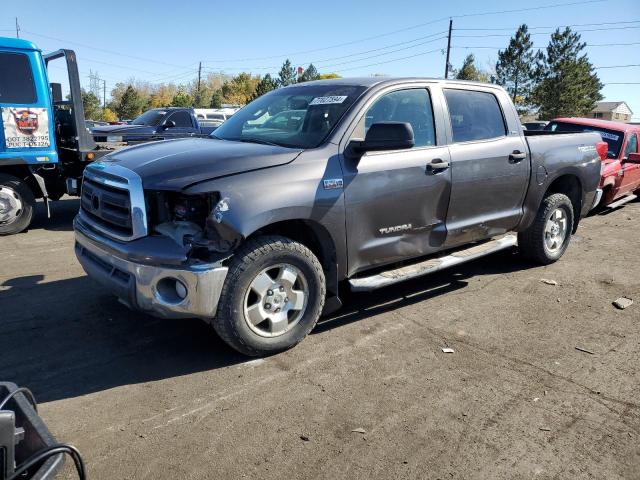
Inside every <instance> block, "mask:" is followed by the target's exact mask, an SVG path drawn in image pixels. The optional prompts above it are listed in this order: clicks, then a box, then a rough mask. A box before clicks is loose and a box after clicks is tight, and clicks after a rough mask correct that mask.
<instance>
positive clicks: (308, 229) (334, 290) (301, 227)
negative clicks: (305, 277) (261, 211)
mask: <svg viewBox="0 0 640 480" xmlns="http://www.w3.org/2000/svg"><path fill="white" fill-rule="evenodd" d="M261 235H282V236H283V237H287V238H290V239H291V240H294V241H296V242H299V243H301V244H303V245H304V246H306V247H307V248H308V249H309V250H311V251H312V252H313V254H314V255H315V256H316V257H317V258H318V260H319V261H320V264H321V265H322V268H323V269H324V271H325V277H326V282H327V293H328V294H329V293H331V294H333V295H337V294H338V270H337V263H338V259H337V249H336V245H335V242H334V240H333V237H332V236H331V234H330V233H329V230H327V228H326V227H325V226H324V225H322V224H321V223H319V222H317V221H315V220H310V219H288V220H280V221H277V222H274V223H270V224H267V225H264V226H262V227H260V228H258V229H257V230H255V231H254V232H252V233H251V234H250V235H248V236H247V238H246V240H249V239H251V238H255V237H257V236H261Z"/></svg>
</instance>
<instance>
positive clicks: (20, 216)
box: [0, 174, 36, 235]
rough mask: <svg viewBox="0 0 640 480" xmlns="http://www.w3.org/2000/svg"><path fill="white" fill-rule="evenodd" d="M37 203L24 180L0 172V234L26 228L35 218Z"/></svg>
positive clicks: (16, 231) (12, 232) (7, 233)
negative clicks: (34, 211) (34, 212)
mask: <svg viewBox="0 0 640 480" xmlns="http://www.w3.org/2000/svg"><path fill="white" fill-rule="evenodd" d="M35 204H36V199H35V197H34V196H33V193H32V192H31V189H30V188H29V186H28V185H27V184H26V183H25V182H24V181H22V180H20V179H19V178H17V177H14V176H13V175H4V174H0V235H12V234H14V233H18V232H22V231H23V230H25V229H26V228H27V227H28V226H29V224H30V223H31V219H32V218H33V210H34V208H35Z"/></svg>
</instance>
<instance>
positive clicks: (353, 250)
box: [342, 86, 451, 274]
mask: <svg viewBox="0 0 640 480" xmlns="http://www.w3.org/2000/svg"><path fill="white" fill-rule="evenodd" d="M434 94H435V95H440V96H441V92H440V91H439V90H437V89H436V90H435V91H434V90H433V89H430V88H427V87H426V86H423V87H418V88H398V87H395V88H393V89H391V90H386V91H384V92H381V93H380V94H378V95H377V96H376V97H374V98H373V99H372V100H370V101H369V102H368V104H367V105H366V106H365V108H364V109H363V111H362V112H361V115H360V117H359V119H358V120H357V123H356V127H355V129H354V131H353V132H352V133H351V135H350V137H349V139H350V140H356V139H360V140H362V139H364V136H365V134H366V131H367V130H368V128H369V127H370V126H371V125H372V124H374V123H376V122H408V123H409V124H411V126H412V128H413V132H414V137H415V146H414V147H413V148H411V149H405V150H396V151H380V152H367V153H365V154H364V155H362V157H361V158H358V159H353V158H346V157H343V159H342V160H343V172H344V192H345V203H346V212H347V243H348V253H349V274H353V273H355V272H357V271H361V270H364V269H366V268H368V267H372V266H374V265H379V264H387V263H391V262H394V261H399V260H404V259H408V258H413V257H418V256H421V255H425V254H428V253H431V252H434V251H436V250H438V249H439V248H441V246H442V244H443V243H444V240H445V237H446V228H445V216H446V212H447V204H448V201H449V190H450V184H451V173H450V170H449V168H448V167H447V165H448V163H449V150H448V148H447V146H446V137H445V135H444V133H443V132H438V131H437V130H436V128H435V125H436V121H435V120H434V117H435V118H438V121H437V124H438V125H441V124H442V123H443V114H442V111H441V108H437V109H435V111H434V108H433V107H432V99H433V98H434ZM435 103H436V105H438V106H439V107H441V103H442V100H439V101H437V102H435ZM433 164H441V165H440V167H445V168H437V167H436V168H433V167H432V165H433Z"/></svg>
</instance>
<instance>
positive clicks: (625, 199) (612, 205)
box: [607, 194, 638, 209]
mask: <svg viewBox="0 0 640 480" xmlns="http://www.w3.org/2000/svg"><path fill="white" fill-rule="evenodd" d="M636 198H638V196H637V195H634V194H631V195H627V196H626V197H622V198H621V199H620V200H616V201H615V202H613V203H610V204H609V205H607V208H611V209H613V208H618V207H619V206H621V205H624V204H625V203H629V202H631V201H632V200H635V199H636Z"/></svg>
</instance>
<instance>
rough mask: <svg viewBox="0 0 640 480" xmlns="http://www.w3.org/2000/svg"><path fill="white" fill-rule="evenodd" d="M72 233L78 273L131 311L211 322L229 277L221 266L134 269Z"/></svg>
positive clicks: (83, 234)
mask: <svg viewBox="0 0 640 480" xmlns="http://www.w3.org/2000/svg"><path fill="white" fill-rule="evenodd" d="M74 227H75V252H76V257H77V258H78V261H79V262H80V264H81V265H82V268H84V270H85V272H87V274H88V275H89V276H90V277H91V278H93V279H94V280H96V281H97V282H98V283H100V284H102V285H103V286H104V287H106V288H107V289H108V290H109V291H111V292H112V293H113V294H115V295H116V296H117V297H118V298H119V299H120V300H121V301H122V302H123V303H125V304H126V305H127V306H129V307H130V308H132V309H135V310H139V311H142V312H145V313H149V314H151V315H155V316H158V317H164V318H189V317H200V318H213V317H214V316H215V314H216V310H217V307H218V301H219V299H220V293H221V291H222V286H223V285H224V281H225V278H226V276H227V271H228V268H227V267H225V266H222V264H221V263H220V262H217V263H212V264H193V265H182V266H160V265H151V264H145V263H139V262H135V261H131V260H129V259H126V258H124V255H122V256H120V255H117V254H114V253H113V249H112V247H111V248H106V247H105V246H103V245H101V244H100V242H99V240H98V239H97V237H96V236H95V235H93V234H92V233H91V232H90V231H88V230H86V229H85V228H83V227H82V225H80V224H79V222H77V221H76V222H74ZM107 242H109V241H107ZM176 281H178V282H180V283H181V284H182V285H183V286H184V288H185V290H186V295H185V296H184V298H181V297H180V296H179V295H178V293H177V291H176V288H175V287H176ZM181 293H184V291H182V292H181Z"/></svg>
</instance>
